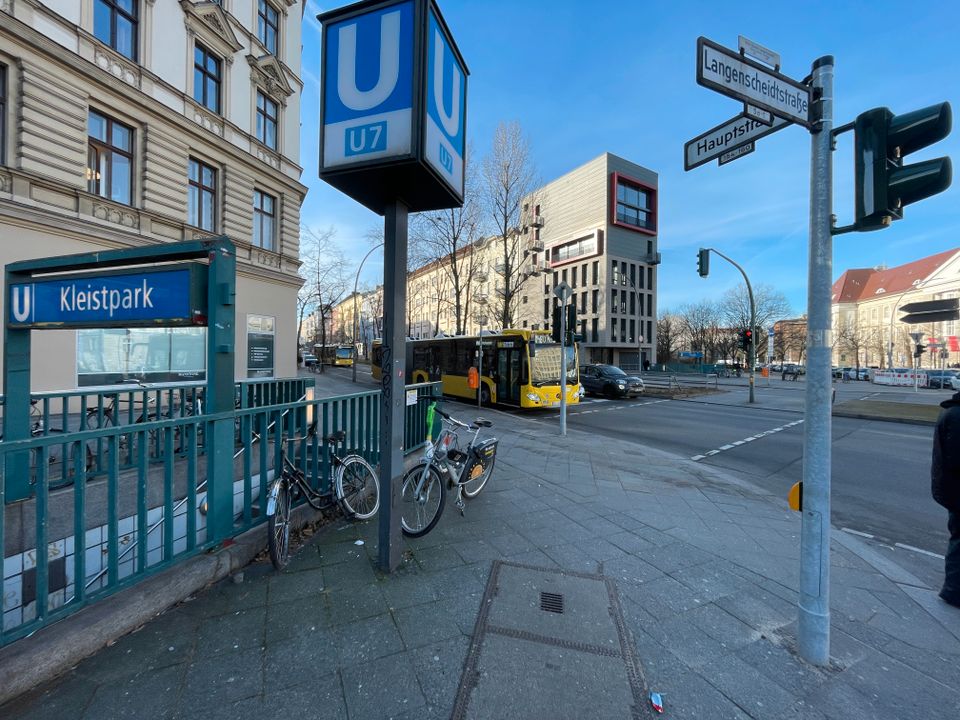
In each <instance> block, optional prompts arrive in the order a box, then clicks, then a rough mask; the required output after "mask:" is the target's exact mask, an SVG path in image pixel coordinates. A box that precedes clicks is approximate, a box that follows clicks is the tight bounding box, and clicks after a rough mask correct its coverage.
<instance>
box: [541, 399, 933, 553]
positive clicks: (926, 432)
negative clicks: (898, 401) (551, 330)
mask: <svg viewBox="0 0 960 720" xmlns="http://www.w3.org/2000/svg"><path fill="white" fill-rule="evenodd" d="M837 391H838V392H837V402H842V400H844V399H854V398H857V399H859V398H863V397H868V396H878V395H889V397H890V398H891V399H892V398H894V397H897V396H905V395H906V393H904V392H903V391H902V390H898V389H895V388H889V389H881V388H877V387H876V386H872V385H869V384H867V383H849V384H839V383H838V384H837ZM803 395H804V393H803V384H802V383H799V384H796V385H794V384H793V383H783V384H781V383H779V381H773V382H772V383H771V386H770V387H769V388H763V387H758V388H757V400H758V402H757V404H755V405H749V404H748V403H747V391H746V388H745V387H743V386H742V385H728V386H724V387H723V388H722V392H720V393H718V394H715V395H707V396H703V397H700V398H693V399H687V400H668V401H657V400H655V399H653V398H637V399H633V400H598V399H594V398H587V399H586V400H585V401H584V402H583V403H582V404H581V405H579V406H575V407H571V408H570V411H569V415H568V419H567V423H568V425H569V427H571V428H576V429H578V430H586V431H590V432H596V433H600V434H603V435H606V436H608V437H617V438H620V439H623V440H628V441H630V442H635V443H638V444H640V445H646V446H650V447H655V448H659V449H661V450H665V451H667V452H671V453H675V454H677V455H680V456H683V457H687V458H690V459H693V460H695V461H697V462H702V463H706V464H709V465H713V466H715V467H719V468H723V469H725V470H729V471H731V472H733V473H736V474H737V475H739V476H742V477H744V478H745V479H747V480H749V481H751V482H753V483H755V484H757V485H759V486H762V487H764V488H766V489H768V490H770V491H771V492H773V493H775V494H777V495H781V496H782V497H784V498H786V494H787V490H788V489H789V487H790V486H791V485H792V484H793V483H794V482H796V481H797V480H800V479H801V478H802V464H801V463H802V456H803V413H802V408H803ZM911 395H912V393H911ZM948 395H949V392H942V393H941V392H937V391H927V392H926V393H921V394H920V395H919V396H917V397H916V399H918V400H921V401H925V402H935V401H938V400H940V399H942V398H943V397H946V396H948ZM906 399H908V400H913V399H914V398H913V397H910V396H907V397H906ZM537 419H538V420H540V421H541V422H543V423H544V424H548V425H556V424H557V422H558V420H557V412H550V413H544V414H541V415H539V417H538V418H537ZM931 433H932V428H931V427H929V426H921V425H909V424H905V423H891V422H878V421H871V420H857V419H850V418H842V417H835V418H833V473H832V498H833V507H832V511H833V522H834V524H835V525H838V526H840V527H845V528H849V529H850V530H854V531H856V532H858V533H866V534H868V535H871V536H874V538H875V539H876V540H878V541H879V542H882V543H886V544H889V545H891V546H896V545H897V544H898V543H899V544H900V545H908V546H911V547H913V548H919V549H921V550H926V551H928V552H933V553H937V554H942V553H943V551H944V549H945V547H946V542H947V534H946V514H945V512H944V510H943V509H942V508H941V507H940V506H939V505H937V504H936V503H935V502H934V501H933V499H932V498H931V497H930V450H931Z"/></svg>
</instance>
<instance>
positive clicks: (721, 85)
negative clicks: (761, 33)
mask: <svg viewBox="0 0 960 720" xmlns="http://www.w3.org/2000/svg"><path fill="white" fill-rule="evenodd" d="M697 83H698V84H699V85H703V86H704V87H706V88H710V89H711V90H716V91H717V92H719V93H721V94H723V95H727V96H729V97H732V98H736V99H738V100H742V101H743V102H745V103H749V104H750V105H753V106H754V107H758V108H763V109H764V110H767V111H769V112H771V113H773V114H774V115H776V116H777V117H780V118H783V119H784V120H789V121H790V122H795V123H798V124H800V125H803V126H804V127H810V102H811V89H810V87H808V86H807V85H803V84H802V83H799V82H797V81H796V80H793V79H791V78H788V77H787V76H786V75H782V74H781V73H779V72H777V71H775V70H771V69H770V68H768V67H765V66H763V65H761V64H760V63H758V62H754V61H753V60H750V59H749V58H747V57H746V56H744V55H740V54H738V53H737V52H735V51H733V50H730V49H728V48H725V47H723V46H721V45H718V44H717V43H715V42H712V41H710V40H707V39H706V38H705V37H700V38H697Z"/></svg>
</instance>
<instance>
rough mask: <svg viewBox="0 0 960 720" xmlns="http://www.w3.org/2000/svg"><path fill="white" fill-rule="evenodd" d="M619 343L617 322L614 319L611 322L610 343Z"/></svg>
mask: <svg viewBox="0 0 960 720" xmlns="http://www.w3.org/2000/svg"><path fill="white" fill-rule="evenodd" d="M616 341H617V320H616V318H613V319H611V320H610V342H616Z"/></svg>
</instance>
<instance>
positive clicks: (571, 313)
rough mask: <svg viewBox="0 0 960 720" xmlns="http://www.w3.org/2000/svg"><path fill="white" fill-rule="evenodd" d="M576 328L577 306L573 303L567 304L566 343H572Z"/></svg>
mask: <svg viewBox="0 0 960 720" xmlns="http://www.w3.org/2000/svg"><path fill="white" fill-rule="evenodd" d="M576 329H577V306H576V305H574V304H573V303H570V304H569V305H567V342H566V344H567V345H573V341H574V335H575V333H576Z"/></svg>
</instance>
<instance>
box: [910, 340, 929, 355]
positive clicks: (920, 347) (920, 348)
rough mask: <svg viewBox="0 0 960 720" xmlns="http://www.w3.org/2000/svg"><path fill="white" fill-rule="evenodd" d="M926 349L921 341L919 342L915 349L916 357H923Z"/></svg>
mask: <svg viewBox="0 0 960 720" xmlns="http://www.w3.org/2000/svg"><path fill="white" fill-rule="evenodd" d="M926 350H927V349H926V348H925V347H924V346H923V345H922V344H921V343H917V347H916V348H915V349H914V351H913V356H914V357H915V358H918V357H923V353H925V352H926Z"/></svg>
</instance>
